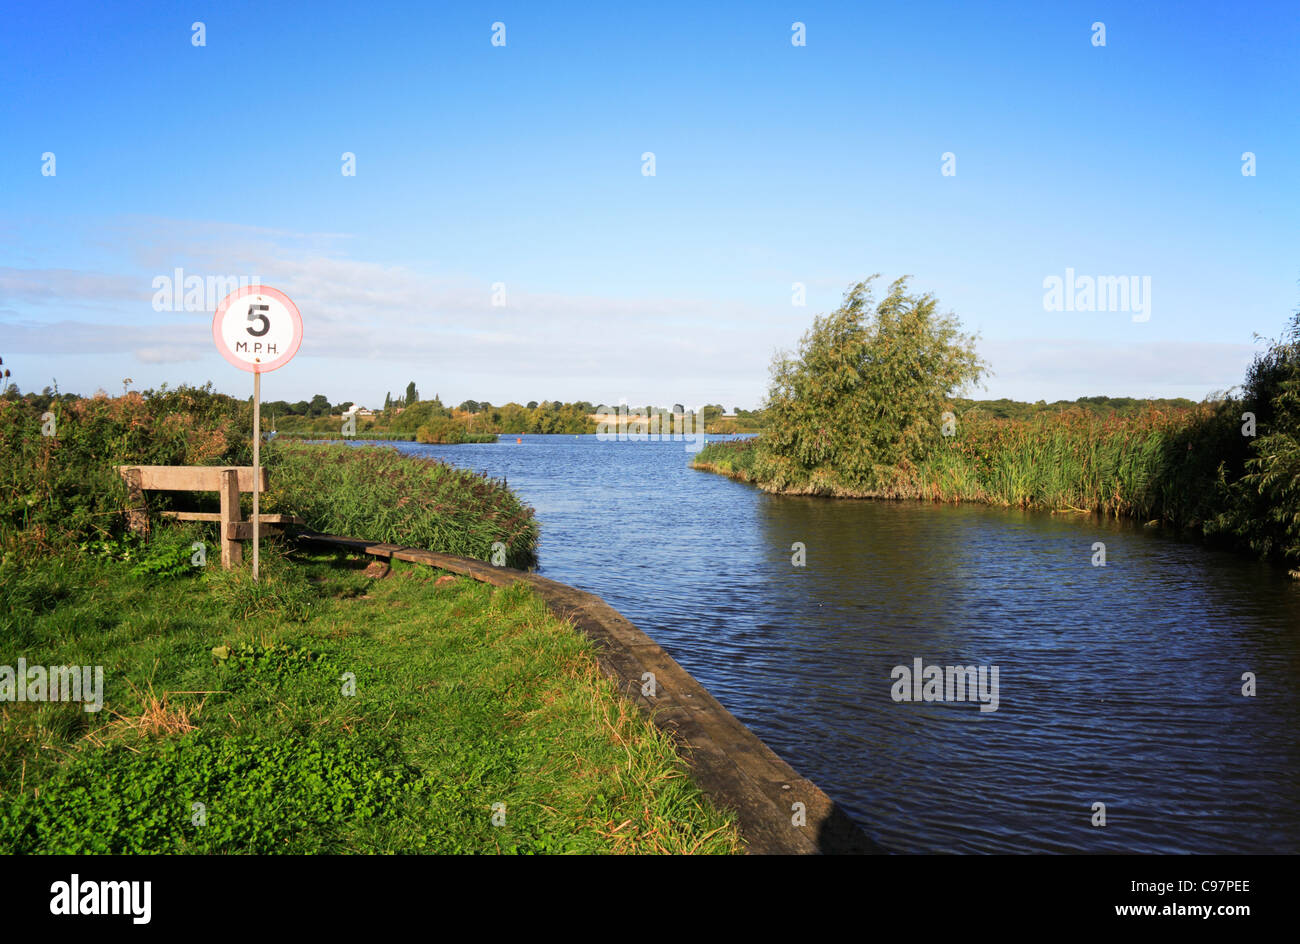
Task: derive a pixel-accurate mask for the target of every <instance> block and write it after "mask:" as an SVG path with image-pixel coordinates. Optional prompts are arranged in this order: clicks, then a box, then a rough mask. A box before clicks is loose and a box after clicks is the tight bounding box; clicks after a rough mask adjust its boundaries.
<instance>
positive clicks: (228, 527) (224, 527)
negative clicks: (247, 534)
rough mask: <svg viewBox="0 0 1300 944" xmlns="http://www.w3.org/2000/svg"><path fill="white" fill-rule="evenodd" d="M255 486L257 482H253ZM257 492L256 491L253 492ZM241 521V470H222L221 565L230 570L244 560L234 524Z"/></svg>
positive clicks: (242, 549) (242, 548)
mask: <svg viewBox="0 0 1300 944" xmlns="http://www.w3.org/2000/svg"><path fill="white" fill-rule="evenodd" d="M253 486H254V488H256V486H257V482H256V481H254V483H253ZM253 494H254V495H256V494H257V492H256V491H254V492H253ZM238 521H239V472H238V471H236V470H235V469H222V471H221V524H220V528H221V566H222V567H224V568H226V569H227V570H229V569H230V568H231V567H234V566H236V565H237V564H240V563H242V562H243V560H244V547H243V545H242V544H240V543H239V539H238V538H237V537H236V536H235V528H234V527H233V525H234V524H235V523H236V522H238Z"/></svg>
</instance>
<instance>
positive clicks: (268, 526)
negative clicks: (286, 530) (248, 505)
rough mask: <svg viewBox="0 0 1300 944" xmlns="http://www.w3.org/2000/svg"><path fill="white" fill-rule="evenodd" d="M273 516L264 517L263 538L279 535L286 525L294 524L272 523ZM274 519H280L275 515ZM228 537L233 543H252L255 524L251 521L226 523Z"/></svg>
mask: <svg viewBox="0 0 1300 944" xmlns="http://www.w3.org/2000/svg"><path fill="white" fill-rule="evenodd" d="M272 517H273V516H271V515H262V516H261V518H262V536H263V537H265V536H266V535H268V534H279V533H280V529H281V528H283V527H284V525H285V524H292V522H282V521H272V520H271V518H272ZM274 517H277V518H278V517H280V516H279V515H275V516H274ZM226 537H227V538H228V539H229V540H231V541H251V540H253V522H251V521H230V522H227V523H226Z"/></svg>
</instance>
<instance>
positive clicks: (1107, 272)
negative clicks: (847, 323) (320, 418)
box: [0, 2, 1300, 407]
mask: <svg viewBox="0 0 1300 944" xmlns="http://www.w3.org/2000/svg"><path fill="white" fill-rule="evenodd" d="M1296 13H1297V8H1296V5H1295V4H1294V3H1280V2H1279V3H1262V4H1255V5H1248V6H1245V7H1239V6H1235V5H1210V4H1194V3H1169V4H1142V5H1140V6H1139V5H1134V4H1111V3H1100V4H1096V3H1093V4H1078V3H1049V4H1040V3H1026V4H984V3H981V4H960V3H898V4H870V5H867V4H859V3H844V4H823V3H813V4H809V3H746V4H734V5H726V6H709V7H708V8H705V5H702V4H677V3H668V2H665V3H657V4H610V5H605V8H604V9H598V8H594V5H587V4H571V5H570V4H558V3H557V4H537V3H532V4H527V3H519V4H513V3H492V4H473V3H464V4H454V5H440V4H425V3H421V4H410V5H402V4H388V5H385V4H354V3H346V4H344V3H337V4H335V3H319V4H313V5H311V7H310V8H308V9H303V8H295V7H292V6H290V5H277V4H242V3H198V4H178V3H170V4H156V5H151V4H143V3H139V4H130V5H123V6H122V7H120V8H115V7H114V6H113V5H104V4H100V3H85V4H60V3H42V4H39V5H37V4H33V5H28V6H27V7H25V8H19V9H14V10H12V11H7V13H6V23H5V28H4V31H3V34H2V35H0V73H2V74H3V86H4V88H5V89H6V94H5V95H4V97H3V101H2V102H0V179H2V180H3V181H4V188H3V191H0V193H3V197H2V198H0V356H3V357H4V359H5V364H6V366H9V367H10V369H11V370H13V373H14V378H13V379H15V380H17V381H18V382H19V384H20V386H21V387H22V388H23V389H24V390H26V389H32V388H35V389H39V388H41V387H42V386H44V385H46V384H48V383H50V382H51V378H57V379H58V383H59V386H60V388H61V389H63V390H73V391H77V392H82V393H90V392H92V391H93V390H94V389H95V388H97V387H103V388H105V389H108V390H110V391H112V390H114V389H117V390H120V388H121V381H122V378H123V377H131V378H133V379H134V381H135V385H136V386H155V385H157V384H159V383H161V382H164V381H166V382H170V383H173V384H176V383H180V382H200V383H201V382H203V381H206V380H212V381H213V382H214V383H215V384H216V386H217V388H218V389H221V390H224V391H226V392H230V393H235V394H240V395H247V392H248V390H249V389H250V388H251V379H250V378H249V377H248V376H247V375H245V374H242V373H240V372H238V371H236V370H235V369H234V368H232V367H231V366H230V365H228V364H227V363H226V362H225V361H224V360H223V359H222V358H221V357H220V356H219V355H218V354H217V352H216V351H215V349H214V348H213V346H212V340H211V335H210V324H211V312H210V311H207V312H205V311H163V312H159V311H155V310H154V306H153V304H152V299H153V297H154V287H153V280H154V279H155V278H157V277H160V276H171V275H172V273H173V272H174V270H175V269H176V268H178V267H179V268H181V269H183V271H184V272H185V274H186V275H198V276H201V277H208V276H218V277H222V278H226V277H240V276H253V277H257V278H259V279H260V280H261V281H262V282H263V283H265V284H269V285H273V286H276V287H278V288H280V289H282V290H284V291H285V292H287V293H288V294H289V295H290V296H291V297H292V298H294V300H295V301H296V302H297V303H298V305H299V307H300V309H301V310H302V313H303V318H304V323H305V339H304V342H303V345H302V348H301V350H300V352H299V354H298V357H297V358H296V359H295V360H294V361H293V362H292V363H291V364H289V365H288V366H286V367H284V368H282V369H281V370H279V371H276V372H275V373H272V374H269V375H267V377H266V378H265V383H264V388H263V389H264V396H265V397H266V398H268V399H281V398H284V399H290V400H295V399H300V398H304V397H307V396H310V395H311V394H313V393H316V392H323V393H326V394H327V395H329V396H330V397H331V399H334V400H343V399H351V400H356V401H359V402H364V403H367V404H371V405H373V404H377V403H382V400H383V397H384V393H385V392H386V391H389V390H391V391H393V392H394V393H396V392H397V391H398V390H399V389H401V388H403V387H405V385H406V382H407V381H408V380H412V379H413V380H415V381H416V383H417V385H418V386H419V388H420V390H421V392H422V393H423V394H425V395H431V394H433V393H435V392H437V393H440V394H441V395H442V397H443V399H444V400H448V401H451V402H460V401H461V400H463V399H467V398H472V399H480V400H481V399H487V400H490V401H492V402H495V403H501V402H505V401H507V400H510V399H514V400H520V401H526V400H530V399H537V400H541V399H565V400H570V399H587V400H592V401H602V400H603V401H607V402H616V401H618V400H620V399H623V398H626V399H627V400H628V401H629V402H631V403H634V404H639V403H645V402H653V403H664V404H669V403H673V402H685V403H691V404H701V403H705V402H722V403H724V404H725V405H726V406H728V407H730V406H735V405H740V406H744V407H751V406H755V405H757V404H758V403H759V401H760V400H761V398H762V396H763V394H764V392H765V390H766V385H767V378H768V365H769V363H770V360H771V357H772V355H773V353H774V352H775V351H777V350H789V349H792V348H793V347H794V346H795V345H796V344H797V342H798V339H799V337H800V335H801V334H802V333H803V331H804V330H805V329H806V328H807V327H808V326H809V324H810V323H811V321H812V318H813V316H814V315H815V314H817V313H819V312H824V311H828V310H830V309H833V308H834V307H835V306H836V305H837V304H838V301H839V298H840V296H841V294H842V293H843V291H844V289H845V288H846V287H847V286H848V285H849V284H850V283H852V282H854V281H856V280H858V279H860V278H863V277H865V276H867V275H870V274H872V273H875V272H879V273H881V274H882V275H883V276H884V278H885V280H886V281H887V280H889V279H892V278H893V277H895V276H898V275H903V274H910V275H911V276H913V286H914V287H915V288H917V289H920V290H925V291H930V292H933V293H934V294H935V295H936V296H937V297H938V298H939V300H940V302H941V304H942V305H943V307H944V308H946V309H950V310H952V311H953V312H954V313H956V315H957V316H958V317H959V318H960V319H961V321H962V322H963V324H964V325H965V326H966V327H967V328H968V330H971V331H977V332H979V333H980V335H981V341H980V345H979V347H980V350H981V352H982V354H983V356H984V357H985V359H986V360H987V361H988V362H989V364H990V366H991V368H992V370H993V376H992V377H990V378H989V379H988V381H987V390H986V391H980V392H979V395H981V396H1010V397H1016V398H1019V399H1031V400H1036V399H1040V398H1044V399H1049V400H1050V399H1056V398H1058V397H1069V398H1073V397H1077V396H1083V395H1092V394H1110V395H1115V396H1121V395H1129V396H1189V397H1193V398H1200V397H1202V396H1204V395H1206V394H1208V393H1210V392H1211V391H1214V390H1218V389H1224V388H1227V387H1230V386H1232V385H1234V384H1236V383H1239V382H1240V380H1241V377H1242V374H1243V371H1244V369H1245V367H1246V366H1247V364H1248V363H1249V361H1250V359H1251V356H1252V352H1253V351H1254V350H1255V349H1256V347H1257V345H1256V344H1255V343H1254V342H1253V340H1252V335H1253V334H1254V333H1255V332H1258V333H1261V334H1264V335H1267V336H1276V335H1277V334H1279V333H1280V331H1281V330H1282V328H1283V326H1284V325H1285V323H1286V321H1287V320H1288V318H1289V315H1290V313H1291V312H1292V311H1293V310H1295V308H1296V307H1297V302H1300V227H1298V226H1297V219H1298V217H1297V210H1298V209H1300V119H1298V117H1297V111H1296V108H1295V96H1296V90H1297V88H1300V82H1297V78H1298V75H1297V72H1298V71H1300V69H1298V68H1297V65H1296V59H1297V57H1296V50H1297V49H1298V48H1300V42H1298V41H1300V17H1297V16H1296ZM196 21H201V22H202V23H203V24H204V30H205V40H206V45H204V46H201V47H199V46H195V45H193V43H192V35H193V32H192V24H193V23H194V22H196ZM495 22H502V23H504V24H505V39H506V43H505V45H504V46H494V45H492V42H491V39H492V35H493V26H492V24H493V23H495ZM795 22H802V23H804V24H805V27H806V36H807V44H806V45H805V46H802V47H796V46H794V45H792V44H791V36H792V29H791V25H792V24H793V23H795ZM1096 22H1101V23H1104V24H1105V39H1106V43H1105V46H1096V45H1094V44H1093V36H1094V30H1093V26H1092V24H1094V23H1096ZM1247 151H1249V152H1252V153H1254V154H1255V161H1256V175H1255V176H1243V174H1242V172H1241V170H1242V154H1243V153H1244V152H1247ZM47 152H49V153H53V154H54V155H55V162H56V163H55V169H56V173H55V174H54V175H53V176H46V175H43V174H42V168H43V166H45V159H44V158H43V155H44V154H46V153H47ZM344 152H351V153H353V154H355V156H356V157H355V162H356V165H355V166H356V174H355V176H345V175H344V174H343V173H342V172H341V170H342V155H343V153H344ZM645 152H653V153H654V155H655V174H654V176H646V175H644V174H643V173H642V155H643V154H644V153H645ZM949 152H950V153H951V154H953V155H955V167H956V173H955V175H951V176H945V175H944V174H943V173H941V170H942V166H943V155H944V154H945V153H949ZM1067 269H1073V270H1074V271H1075V272H1076V273H1077V274H1078V275H1080V276H1082V275H1089V276H1139V277H1149V279H1150V285H1151V290H1150V291H1151V295H1150V313H1149V320H1146V321H1134V320H1133V318H1132V317H1131V315H1130V314H1129V313H1127V312H1123V311H1086V312H1084V311H1049V310H1046V309H1045V306H1044V294H1045V289H1044V280H1045V279H1047V278H1050V277H1051V276H1059V277H1062V278H1063V277H1064V276H1065V274H1066V270H1067ZM796 282H799V283H802V284H804V285H805V286H806V293H807V304H806V306H804V307H799V306H796V305H793V304H792V284H793V283H796ZM494 283H504V286H505V299H506V304H505V305H504V306H494V305H493V303H492V301H493V285H494Z"/></svg>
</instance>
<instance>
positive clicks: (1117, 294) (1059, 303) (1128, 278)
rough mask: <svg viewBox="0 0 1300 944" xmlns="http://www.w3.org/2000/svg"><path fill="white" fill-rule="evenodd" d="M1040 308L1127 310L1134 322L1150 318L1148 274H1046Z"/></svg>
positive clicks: (1066, 272)
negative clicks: (1041, 306) (1063, 276)
mask: <svg viewBox="0 0 1300 944" xmlns="http://www.w3.org/2000/svg"><path fill="white" fill-rule="evenodd" d="M1043 288H1045V289H1047V291H1046V292H1044V293H1043V310H1044V311H1130V312H1132V313H1133V320H1134V321H1150V320H1151V276H1149V275H1143V276H1137V275H1098V276H1096V277H1093V276H1091V275H1075V274H1074V270H1073V269H1066V270H1065V278H1064V279H1062V278H1061V277H1060V276H1059V275H1049V276H1048V277H1047V278H1045V279H1043Z"/></svg>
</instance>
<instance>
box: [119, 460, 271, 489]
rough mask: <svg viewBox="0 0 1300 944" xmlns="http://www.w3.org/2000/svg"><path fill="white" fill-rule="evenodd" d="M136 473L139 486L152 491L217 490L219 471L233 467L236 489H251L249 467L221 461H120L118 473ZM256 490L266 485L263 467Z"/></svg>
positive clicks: (251, 477) (219, 478) (220, 472)
mask: <svg viewBox="0 0 1300 944" xmlns="http://www.w3.org/2000/svg"><path fill="white" fill-rule="evenodd" d="M131 469H135V470H138V471H139V473H140V488H142V489H145V490H146V491H155V492H219V491H221V488H222V474H223V473H224V472H226V471H227V470H231V469H233V470H234V471H236V472H238V473H239V490H240V491H241V492H251V491H252V490H253V467H252V466H251V465H245V466H221V465H120V466H118V467H117V471H118V473H119V474H120V475H121V476H122V477H123V478H126V479H127V481H128V482H129V481H130V477H129V470H131ZM260 471H261V473H262V474H261V475H260V476H258V481H259V482H260V484H261V487H260V488H259V489H258V491H261V492H265V491H266V488H267V474H266V469H265V468H263V469H261V470H260Z"/></svg>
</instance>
